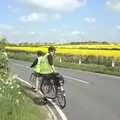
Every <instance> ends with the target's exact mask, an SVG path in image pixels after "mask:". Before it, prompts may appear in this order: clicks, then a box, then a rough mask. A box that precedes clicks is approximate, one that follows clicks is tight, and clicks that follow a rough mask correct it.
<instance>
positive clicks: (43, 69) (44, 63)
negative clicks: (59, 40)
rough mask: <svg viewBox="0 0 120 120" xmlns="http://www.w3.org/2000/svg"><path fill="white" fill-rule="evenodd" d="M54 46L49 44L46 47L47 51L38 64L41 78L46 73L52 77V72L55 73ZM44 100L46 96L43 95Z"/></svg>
mask: <svg viewBox="0 0 120 120" xmlns="http://www.w3.org/2000/svg"><path fill="white" fill-rule="evenodd" d="M55 51H56V49H55V47H53V46H51V47H49V48H48V53H46V54H45V55H44V56H43V57H42V60H41V65H40V74H41V79H42V76H46V75H52V76H53V77H54V74H55V73H56V70H55V67H54V62H53V61H54V55H55ZM43 100H44V102H46V101H47V100H46V98H45V97H43Z"/></svg>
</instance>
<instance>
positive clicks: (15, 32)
mask: <svg viewBox="0 0 120 120" xmlns="http://www.w3.org/2000/svg"><path fill="white" fill-rule="evenodd" d="M11 34H12V35H21V34H22V33H21V32H20V31H12V32H11Z"/></svg>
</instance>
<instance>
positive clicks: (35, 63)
mask: <svg viewBox="0 0 120 120" xmlns="http://www.w3.org/2000/svg"><path fill="white" fill-rule="evenodd" d="M42 56H43V52H42V51H38V52H37V58H36V59H35V60H34V61H33V63H32V65H31V66H30V67H31V68H32V69H33V72H34V75H35V77H36V86H35V88H34V87H33V89H35V91H37V90H38V88H39V77H40V63H41V59H42Z"/></svg>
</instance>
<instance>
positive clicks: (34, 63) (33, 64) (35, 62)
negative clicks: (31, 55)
mask: <svg viewBox="0 0 120 120" xmlns="http://www.w3.org/2000/svg"><path fill="white" fill-rule="evenodd" d="M37 62H38V58H36V59H35V60H34V61H33V63H32V65H31V66H30V67H31V68H32V67H34V66H35V65H37Z"/></svg>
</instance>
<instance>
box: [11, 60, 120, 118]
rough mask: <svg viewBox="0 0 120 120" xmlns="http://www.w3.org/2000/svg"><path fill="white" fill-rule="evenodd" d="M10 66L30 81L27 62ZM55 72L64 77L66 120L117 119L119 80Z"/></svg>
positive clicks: (118, 78)
mask: <svg viewBox="0 0 120 120" xmlns="http://www.w3.org/2000/svg"><path fill="white" fill-rule="evenodd" d="M17 64H19V65H21V66H18V65H17ZM9 65H10V70H11V71H12V72H15V73H16V74H18V75H19V76H20V77H21V78H23V79H25V80H27V81H28V80H29V76H30V74H31V69H29V66H30V63H29V62H23V61H16V60H12V61H10V63H9ZM25 66H28V67H27V68H26V67H25ZM57 70H58V72H60V73H61V74H63V75H64V77H65V90H66V98H67V106H66V108H64V110H63V112H64V113H65V114H66V116H67V118H68V120H120V77H114V76H108V75H102V74H96V73H90V72H82V71H77V70H69V69H64V68H57Z"/></svg>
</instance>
